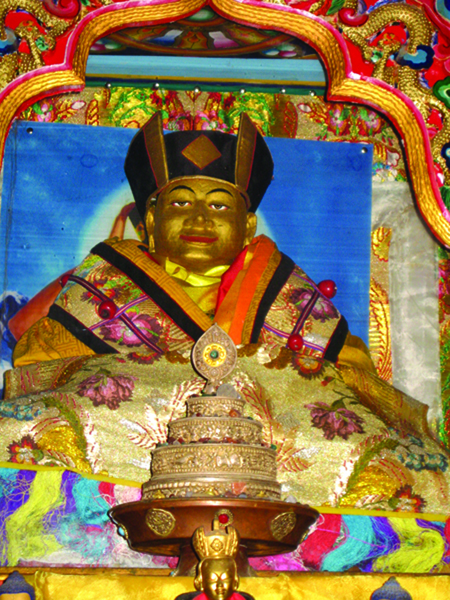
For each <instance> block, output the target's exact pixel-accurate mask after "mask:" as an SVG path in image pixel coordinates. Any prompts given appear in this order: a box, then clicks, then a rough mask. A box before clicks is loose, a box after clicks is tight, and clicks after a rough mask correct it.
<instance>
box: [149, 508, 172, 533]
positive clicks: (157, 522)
mask: <svg viewBox="0 0 450 600" xmlns="http://www.w3.org/2000/svg"><path fill="white" fill-rule="evenodd" d="M145 522H146V523H147V525H148V526H149V528H150V529H151V530H152V531H153V533H156V535H159V536H161V537H167V536H168V535H170V534H171V533H172V531H173V530H174V528H175V517H174V516H173V514H172V513H171V512H169V511H168V510H163V509H161V508H151V509H150V510H149V511H147V514H146V515H145Z"/></svg>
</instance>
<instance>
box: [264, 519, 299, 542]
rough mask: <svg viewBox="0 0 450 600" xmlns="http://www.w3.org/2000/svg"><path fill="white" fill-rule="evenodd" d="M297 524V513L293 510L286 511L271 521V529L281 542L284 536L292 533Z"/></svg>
mask: <svg viewBox="0 0 450 600" xmlns="http://www.w3.org/2000/svg"><path fill="white" fill-rule="evenodd" d="M296 525H297V515H296V514H295V513H293V512H285V513H282V514H281V515H278V516H276V517H275V518H274V519H273V520H272V522H271V523H270V531H271V533H272V535H273V537H274V538H275V539H276V540H278V541H279V542H281V540H282V539H283V538H285V537H286V536H287V535H289V534H290V533H291V531H293V530H294V528H295V526H296Z"/></svg>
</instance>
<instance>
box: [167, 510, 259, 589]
mask: <svg viewBox="0 0 450 600" xmlns="http://www.w3.org/2000/svg"><path fill="white" fill-rule="evenodd" d="M192 545H193V546H194V550H195V552H196V553H197V555H198V557H199V559H200V563H199V565H198V567H197V576H196V578H195V580H194V586H195V589H196V590H198V591H199V592H200V593H197V592H189V593H187V594H181V595H180V596H177V598H176V600H193V599H194V598H195V600H254V598H253V597H252V596H250V595H249V594H239V593H237V592H236V590H237V588H238V586H239V576H238V574H237V566H236V560H235V558H236V555H237V553H238V550H239V534H238V532H237V531H236V529H235V528H234V527H232V526H231V525H228V526H224V525H222V524H221V523H220V521H219V517H218V515H216V516H215V518H214V520H213V530H212V532H211V533H207V534H205V531H204V529H203V527H198V529H196V530H195V532H194V535H193V537H192Z"/></svg>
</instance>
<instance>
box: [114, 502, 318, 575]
mask: <svg viewBox="0 0 450 600" xmlns="http://www.w3.org/2000/svg"><path fill="white" fill-rule="evenodd" d="M217 514H219V515H220V519H221V522H223V524H224V525H225V526H226V525H231V524H233V527H235V528H236V529H237V530H238V531H239V535H240V538H241V542H240V551H239V556H238V557H237V560H236V563H237V566H238V573H239V575H241V576H250V575H253V574H254V572H253V570H252V568H251V567H250V565H249V562H248V557H249V556H270V555H275V554H283V553H286V552H292V551H293V550H295V549H296V548H297V546H298V544H299V543H300V542H301V540H302V538H303V536H304V534H305V533H306V531H307V530H308V528H309V527H310V526H311V525H312V524H313V523H314V522H315V521H316V519H317V518H318V516H319V513H318V512H317V511H316V510H314V509H313V508H310V507H309V506H304V505H302V504H291V503H288V502H278V501H271V500H251V499H239V498H236V499H232V498H211V499H209V498H201V499H184V498H180V499H176V498H167V499H161V500H149V501H140V502H130V503H128V504H121V505H120V506H116V507H115V508H113V509H111V510H110V511H109V515H110V517H111V519H112V520H113V522H114V523H115V524H116V526H117V527H118V530H119V533H120V535H122V536H123V537H125V539H126V540H127V542H128V545H129V546H130V548H131V549H132V550H136V551H137V552H144V553H147V554H159V555H163V556H180V561H179V563H178V567H177V569H176V571H175V573H174V574H175V575H192V574H193V573H194V570H195V566H196V565H197V562H198V561H197V557H196V556H195V554H194V551H193V548H192V545H191V538H192V535H193V533H194V531H195V530H196V529H197V527H200V526H202V525H203V527H204V528H205V531H210V530H211V523H212V521H213V519H214V517H215V516H216V515H217ZM222 515H223V516H222Z"/></svg>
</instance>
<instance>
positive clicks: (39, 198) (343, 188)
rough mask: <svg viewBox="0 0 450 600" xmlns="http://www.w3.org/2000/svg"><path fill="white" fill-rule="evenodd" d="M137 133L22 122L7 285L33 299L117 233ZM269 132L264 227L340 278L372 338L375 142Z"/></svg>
mask: <svg viewBox="0 0 450 600" xmlns="http://www.w3.org/2000/svg"><path fill="white" fill-rule="evenodd" d="M135 133H136V131H135V130H130V129H118V128H117V129H116V128H112V127H111V128H109V127H108V128H104V127H88V126H82V125H64V124H48V123H25V122H17V123H16V124H15V125H14V126H13V128H12V130H11V133H10V135H9V137H8V140H7V144H6V151H5V162H4V178H3V192H2V206H1V224H0V225H1V234H0V239H1V248H2V253H3V267H2V274H1V277H2V281H1V286H2V289H1V290H0V291H3V292H7V291H8V292H17V293H18V294H21V295H25V296H27V297H31V296H33V295H34V294H35V293H37V292H38V291H39V290H40V289H42V288H43V287H44V286H45V285H46V284H47V283H49V282H50V281H52V280H53V279H55V278H56V277H58V276H59V275H60V274H61V273H63V272H64V271H66V270H68V269H70V268H72V267H73V266H75V265H76V264H78V263H79V262H80V261H81V260H82V259H83V257H84V256H85V255H86V254H87V253H88V252H89V249H90V248H91V247H92V246H93V245H94V244H96V243H97V242H98V241H100V240H102V239H104V238H106V237H108V235H109V233H110V231H111V227H112V225H113V222H114V219H115V217H116V216H117V215H118V214H119V212H120V209H121V208H122V206H124V205H125V204H127V203H129V202H131V201H132V196H131V191H130V189H129V187H128V183H127V181H126V178H125V175H124V172H123V162H124V158H125V155H126V152H127V148H128V145H129V143H130V140H131V138H132V137H133V135H134V134H135ZM266 139H267V143H268V145H269V147H270V149H271V151H272V154H273V158H274V162H275V175H274V181H273V183H272V185H271V186H270V188H269V191H268V192H267V194H266V198H265V199H264V200H263V202H262V205H261V208H260V210H259V211H258V214H259V216H260V222H261V225H260V232H264V233H267V234H268V235H270V236H271V237H272V238H273V239H274V240H275V242H276V243H277V244H278V246H279V248H280V249H281V250H282V251H283V252H285V253H286V254H288V255H289V256H291V257H292V258H293V259H294V260H295V261H296V262H297V263H298V264H299V265H300V266H301V267H302V268H303V269H304V270H305V271H306V272H307V273H308V274H309V275H310V276H311V277H312V278H313V279H314V280H315V281H317V282H318V281H320V280H322V279H334V280H335V281H336V283H337V285H338V294H337V296H336V298H335V303H336V305H337V306H338V308H339V309H340V310H341V312H342V313H343V314H345V316H346V317H347V320H348V321H349V324H350V328H351V331H352V332H353V333H355V334H356V335H360V336H361V337H363V338H364V339H365V340H367V337H368V314H369V313H368V310H369V275H370V212H371V202H370V200H371V164H372V149H371V147H370V146H362V145H359V144H337V143H327V142H309V141H303V140H290V139H281V138H266ZM128 232H130V233H131V232H132V229H131V227H130V228H129V230H127V232H126V234H127V233H128ZM0 262H1V261H0Z"/></svg>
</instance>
